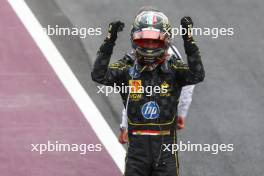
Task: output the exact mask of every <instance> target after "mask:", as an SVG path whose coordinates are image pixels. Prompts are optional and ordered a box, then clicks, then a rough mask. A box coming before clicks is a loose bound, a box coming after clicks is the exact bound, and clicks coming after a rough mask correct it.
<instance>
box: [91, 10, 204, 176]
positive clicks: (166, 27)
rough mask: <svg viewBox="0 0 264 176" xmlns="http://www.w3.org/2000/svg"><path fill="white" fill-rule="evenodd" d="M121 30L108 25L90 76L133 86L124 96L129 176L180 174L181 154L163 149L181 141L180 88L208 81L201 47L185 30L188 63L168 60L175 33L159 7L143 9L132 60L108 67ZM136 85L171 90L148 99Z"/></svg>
mask: <svg viewBox="0 0 264 176" xmlns="http://www.w3.org/2000/svg"><path fill="white" fill-rule="evenodd" d="M181 25H182V27H183V28H184V29H186V31H190V29H191V28H192V26H193V22H192V19H191V18H190V17H183V18H182V19H181ZM123 27H124V23H122V22H120V21H117V22H112V23H110V25H109V29H108V35H107V37H106V39H105V40H104V42H103V44H102V45H101V47H100V48H99V51H98V53H97V58H96V60H95V63H94V67H93V70H92V73H91V76H92V79H93V80H94V81H96V82H98V83H101V84H104V85H107V86H114V85H118V86H124V85H125V86H132V87H134V89H131V91H129V92H121V93H120V95H121V97H122V100H123V104H124V106H125V107H126V108H125V109H126V111H127V113H126V114H127V116H128V137H129V146H128V151H127V158H126V168H125V176H165V175H166V176H175V175H179V163H178V156H177V153H175V154H172V153H171V152H169V151H167V150H163V146H164V144H176V141H177V138H176V126H177V105H178V99H179V96H180V93H181V89H182V87H183V86H186V85H191V84H197V83H199V82H201V81H203V79H204V75H205V73H204V68H203V64H202V61H201V56H200V53H199V49H198V47H197V45H196V44H195V41H194V39H193V37H192V35H191V34H190V33H189V32H187V33H185V35H182V37H183V40H184V48H185V53H186V55H187V60H188V65H185V64H183V63H182V62H181V61H178V60H175V59H168V58H167V57H169V55H168V54H167V51H168V48H169V47H170V46H171V45H170V41H171V35H172V34H171V26H170V23H169V20H168V18H167V17H166V16H165V15H164V14H163V13H162V12H160V11H158V10H156V9H143V10H141V11H140V12H139V13H138V15H137V16H136V17H135V20H134V23H133V25H132V29H131V43H132V48H133V50H134V52H133V54H131V57H132V58H130V59H128V58H127V57H124V58H122V59H120V60H119V61H117V62H115V63H113V64H109V62H110V58H111V54H112V52H113V47H114V45H115V41H116V39H117V33H118V32H119V31H122V29H123ZM131 60H134V61H131ZM138 86H140V87H146V86H153V87H154V86H155V87H156V86H159V87H162V88H166V90H167V92H165V93H164V92H161V93H156V92H152V94H151V95H149V94H146V93H145V92H142V91H139V89H137V87H138Z"/></svg>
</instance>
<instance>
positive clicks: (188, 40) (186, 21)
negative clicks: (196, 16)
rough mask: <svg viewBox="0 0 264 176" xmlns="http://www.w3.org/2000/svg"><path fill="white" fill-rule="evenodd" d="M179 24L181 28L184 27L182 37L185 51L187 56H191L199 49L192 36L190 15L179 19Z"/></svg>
mask: <svg viewBox="0 0 264 176" xmlns="http://www.w3.org/2000/svg"><path fill="white" fill-rule="evenodd" d="M181 26H182V28H183V29H185V34H183V35H182V39H183V41H184V48H185V53H186V54H187V55H188V56H191V55H192V54H194V53H195V52H197V51H198V50H199V48H198V47H197V46H196V44H195V41H194V39H193V36H192V28H193V21H192V19H191V17H189V16H185V17H183V18H182V19H181Z"/></svg>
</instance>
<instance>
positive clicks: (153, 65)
mask: <svg viewBox="0 0 264 176" xmlns="http://www.w3.org/2000/svg"><path fill="white" fill-rule="evenodd" d="M167 56H168V54H167V50H166V52H165V53H164V54H163V56H162V57H161V58H160V57H157V59H156V60H155V61H154V62H153V63H149V64H147V63H142V62H140V61H137V62H138V63H139V64H141V65H142V66H143V68H142V69H140V70H139V72H143V71H144V70H146V71H153V70H154V69H155V68H156V67H157V66H159V65H161V64H162V63H163V62H164V61H165V60H166V58H167Z"/></svg>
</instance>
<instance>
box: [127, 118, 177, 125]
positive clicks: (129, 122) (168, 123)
mask: <svg viewBox="0 0 264 176" xmlns="http://www.w3.org/2000/svg"><path fill="white" fill-rule="evenodd" d="M174 120H175V116H174V117H173V119H172V120H171V121H170V122H167V123H133V122H131V120H130V119H129V118H128V124H130V125H134V126H160V125H162V126H163V125H170V124H172V123H173V122H174Z"/></svg>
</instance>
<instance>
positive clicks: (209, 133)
mask: <svg viewBox="0 0 264 176" xmlns="http://www.w3.org/2000/svg"><path fill="white" fill-rule="evenodd" d="M26 2H27V3H28V5H29V6H30V8H31V9H32V11H33V12H34V13H35V15H36V17H37V18H38V20H39V21H40V22H41V24H42V25H43V26H44V27H45V26H47V25H56V24H57V25H59V26H61V27H73V26H75V27H102V32H103V35H102V36H88V37H87V38H86V39H80V38H78V37H69V36H67V37H65V36H64V37H63V36H53V37H51V38H52V40H53V42H54V43H55V45H56V46H57V48H58V49H59V50H60V52H61V53H62V55H63V56H64V58H65V59H66V61H67V63H68V64H69V65H70V67H71V69H72V70H73V71H74V73H75V75H76V76H77V78H78V79H79V81H80V82H81V84H82V85H83V86H84V87H85V89H86V91H87V92H88V94H89V95H90V96H91V97H92V98H93V101H94V102H95V104H96V105H97V106H98V108H99V109H100V111H101V112H102V114H103V115H104V117H105V119H106V120H107V121H108V123H109V124H110V126H111V127H112V129H113V130H114V131H115V133H116V134H118V127H119V125H118V124H119V122H120V115H121V109H122V105H121V100H120V98H119V96H117V95H111V96H110V97H105V96H104V95H101V94H99V95H98V94H97V93H96V92H97V89H96V85H97V84H94V83H93V82H92V81H91V78H90V71H91V66H92V63H93V61H94V60H95V56H96V51H97V49H98V48H99V46H100V44H101V42H102V41H103V38H104V34H105V33H106V28H107V25H108V23H109V22H111V21H113V20H121V21H124V22H125V24H126V28H125V30H124V31H123V32H122V33H121V34H120V35H119V38H118V41H117V45H116V47H115V50H114V54H113V56H112V58H113V59H112V62H114V61H116V60H117V59H119V58H121V57H122V56H123V55H124V53H125V52H126V51H127V49H128V48H129V47H130V43H129V28H130V25H131V23H132V19H133V17H134V15H135V14H136V13H137V11H138V9H139V8H140V7H141V6H143V5H154V6H157V7H159V8H160V9H161V10H162V11H164V12H165V13H166V14H167V15H168V17H169V18H170V19H171V21H172V23H173V24H174V25H175V26H178V24H179V22H180V18H181V17H182V16H184V15H189V16H191V17H193V20H194V23H195V25H196V26H198V27H234V29H235V30H234V31H235V34H234V36H232V37H230V36H229V37H228V36H226V37H225V36H223V37H219V38H217V39H212V38H211V37H208V36H206V37H200V36H198V37H196V39H197V43H198V45H199V47H200V50H201V52H202V56H203V62H204V65H205V69H206V80H205V81H204V82H203V83H201V84H199V85H198V86H197V87H196V89H195V92H194V97H193V103H192V105H191V108H190V112H189V116H188V119H187V122H186V128H185V129H184V130H183V131H181V132H179V139H180V140H183V141H191V143H202V144H203V143H209V144H213V143H218V144H221V143H224V144H229V143H231V144H234V151H233V152H220V153H219V154H217V155H213V154H211V153H209V152H181V153H180V164H181V173H182V175H183V176H185V175H186V176H222V175H224V176H248V175H252V176H263V175H264V170H263V165H264V157H263V149H264V142H263V134H264V118H263V113H264V110H263V107H264V79H263V76H264V71H263V68H264V60H263V46H264V39H263V38H264V36H263V35H264V34H263V22H262V21H263V20H262V14H263V12H262V9H263V8H264V2H263V1H261V0H252V1H248V0H231V1H227V0H225V1H217V0H203V1H201V0H200V1H191V0H185V1H173V0H168V1H157V0H153V1H142V0H136V1H122V0H98V1H91V0H77V1H72V0H45V1H41V0H26ZM174 41H175V44H176V45H177V47H178V48H179V49H180V50H181V52H182V53H183V47H182V41H181V38H180V37H179V36H178V37H176V38H175V40H174ZM3 121H7V122H8V120H7V119H3ZM59 125H61V126H63V123H61V124H59ZM80 131H82V130H80ZM67 132H69V131H67ZM82 133H85V131H82ZM22 137H23V136H21V138H18V139H19V140H23V139H22ZM63 157H66V156H63ZM68 160H72V158H68ZM76 162H77V161H76ZM109 162H110V163H111V161H109ZM71 163H73V164H74V165H77V163H75V161H74V160H72V162H71ZM14 165H15V164H14ZM105 166H107V165H103V164H102V165H100V166H98V168H97V169H98V170H101V171H104V170H102V169H101V168H105ZM82 167H85V166H84V165H82ZM32 168H33V169H34V166H32ZM112 169H113V170H114V169H115V167H113V168H112ZM60 170H61V172H63V171H62V170H63V169H60ZM87 170H88V169H87ZM57 172H59V171H57ZM50 175H52V174H50ZM69 175H71V174H69ZM79 175H84V174H82V173H80V174H79Z"/></svg>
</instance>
